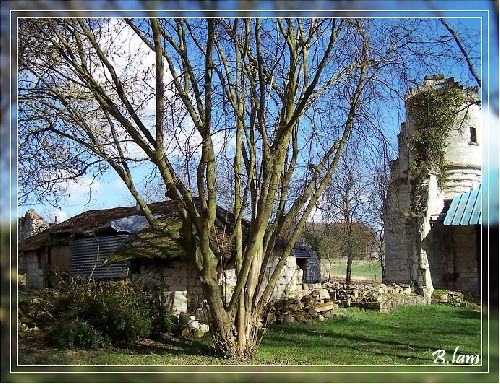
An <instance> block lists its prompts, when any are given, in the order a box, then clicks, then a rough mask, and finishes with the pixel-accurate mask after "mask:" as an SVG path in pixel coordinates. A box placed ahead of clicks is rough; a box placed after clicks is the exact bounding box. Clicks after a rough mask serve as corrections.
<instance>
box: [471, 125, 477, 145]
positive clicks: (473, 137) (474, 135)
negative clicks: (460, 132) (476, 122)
mask: <svg viewBox="0 0 500 384" xmlns="http://www.w3.org/2000/svg"><path fill="white" fill-rule="evenodd" d="M470 142H471V143H477V132H476V128H474V127H470Z"/></svg>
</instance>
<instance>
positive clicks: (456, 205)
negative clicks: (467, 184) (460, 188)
mask: <svg viewBox="0 0 500 384" xmlns="http://www.w3.org/2000/svg"><path fill="white" fill-rule="evenodd" d="M480 223H481V185H480V186H479V187H477V188H476V189H474V190H472V191H470V192H465V193H461V194H459V195H455V196H454V197H453V200H452V202H451V204H450V208H449V209H448V212H446V217H445V218H444V223H443V224H444V225H476V224H480Z"/></svg>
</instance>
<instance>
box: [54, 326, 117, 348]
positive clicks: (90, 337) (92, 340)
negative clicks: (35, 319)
mask: <svg viewBox="0 0 500 384" xmlns="http://www.w3.org/2000/svg"><path fill="white" fill-rule="evenodd" d="M52 343H53V345H54V347H55V348H58V349H73V348H84V349H96V348H103V347H106V346H108V345H109V340H108V339H107V338H106V337H105V336H104V335H103V334H102V333H101V332H100V331H98V330H96V329H95V328H94V327H93V326H92V325H91V324H90V323H89V322H88V321H85V320H76V321H72V322H66V321H61V322H60V323H59V324H57V325H56V326H55V328H54V332H53V334H52Z"/></svg>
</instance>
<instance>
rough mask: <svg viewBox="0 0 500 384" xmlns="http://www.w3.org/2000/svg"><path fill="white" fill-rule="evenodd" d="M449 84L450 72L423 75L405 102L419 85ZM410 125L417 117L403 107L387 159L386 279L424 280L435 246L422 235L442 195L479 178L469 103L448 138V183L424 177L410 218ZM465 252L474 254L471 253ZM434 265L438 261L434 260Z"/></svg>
mask: <svg viewBox="0 0 500 384" xmlns="http://www.w3.org/2000/svg"><path fill="white" fill-rule="evenodd" d="M448 85H456V83H455V82H454V80H453V78H451V79H446V80H445V79H444V77H439V76H429V77H426V80H425V81H424V85H423V86H421V87H419V88H417V89H414V90H411V91H410V92H409V93H408V95H407V102H408V100H409V99H411V97H412V96H414V95H415V94H417V93H418V92H419V91H420V90H421V89H425V88H426V87H427V88H428V87H435V86H448ZM463 90H464V93H466V94H467V95H468V96H470V97H471V98H473V99H474V98H477V93H475V92H476V90H474V89H469V88H463ZM414 126H415V121H414V119H413V117H412V116H411V114H409V113H408V112H407V121H406V123H403V124H402V125H401V132H400V134H399V135H398V158H397V159H396V160H394V161H393V162H392V163H391V182H390V185H389V187H388V196H387V201H386V206H385V212H384V222H385V271H384V272H385V276H384V281H385V282H390V283H393V282H402V283H410V282H412V281H413V282H416V281H417V280H419V284H423V283H424V281H425V279H426V277H425V276H426V275H427V277H429V268H430V269H432V268H431V267H430V263H429V260H428V257H430V254H431V253H432V252H434V251H433V249H431V248H426V246H425V241H426V238H427V236H428V235H429V232H430V231H431V227H430V221H431V220H433V219H436V218H437V217H438V215H439V214H440V213H441V211H442V209H443V206H444V200H445V199H451V198H452V197H453V196H454V195H455V194H457V193H462V192H466V191H470V190H471V189H473V188H475V187H476V186H477V185H478V184H480V182H481V140H482V136H481V121H480V107H479V106H477V105H471V106H469V107H468V108H465V109H464V111H463V112H461V113H460V114H459V116H458V117H457V120H456V125H455V127H454V128H453V129H452V130H451V132H450V134H449V137H448V139H447V146H446V155H445V157H446V161H447V164H448V167H447V176H448V177H447V182H446V184H445V185H444V186H442V190H441V189H440V188H439V187H438V185H437V181H436V177H435V176H434V175H430V178H429V179H428V180H424V181H423V183H422V184H421V185H420V188H419V189H420V190H421V197H422V200H421V201H422V207H423V208H422V210H423V212H420V213H421V214H422V215H423V216H422V218H421V219H419V220H417V219H415V218H413V219H412V214H411V206H412V199H413V197H412V196H411V195H412V192H411V190H412V188H411V183H412V179H411V172H410V168H411V164H412V162H413V161H414V153H413V151H412V150H411V147H410V143H411V139H412V137H413V133H414V129H415V128H414ZM471 128H473V130H472V129H471ZM432 257H433V256H432ZM468 257H469V258H473V259H475V257H474V254H470V255H469V256H468ZM433 268H436V265H433ZM433 275H435V273H433ZM429 280H430V279H429ZM433 280H434V276H433ZM457 289H458V288H457Z"/></svg>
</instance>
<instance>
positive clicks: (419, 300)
mask: <svg viewBox="0 0 500 384" xmlns="http://www.w3.org/2000/svg"><path fill="white" fill-rule="evenodd" d="M304 285H305V288H306V289H305V290H303V291H302V292H298V291H297V292H293V293H292V295H291V296H292V297H289V298H287V299H282V300H278V301H275V302H273V303H271V304H270V305H269V306H268V312H267V314H266V315H265V316H264V319H263V323H264V324H265V325H266V326H268V325H271V324H274V323H278V324H279V323H295V322H300V323H311V322H312V321H315V320H324V319H327V318H331V317H332V316H336V315H339V313H338V308H339V307H344V308H345V307H358V308H363V309H369V310H376V311H379V312H390V311H391V310H393V309H394V308H395V307H397V306H398V305H417V304H428V302H427V300H426V299H425V298H424V297H423V296H421V295H417V294H415V293H412V290H411V287H410V286H409V285H404V284H400V285H398V284H391V285H385V284H382V283H381V284H362V283H359V284H343V283H340V282H323V283H322V284H309V285H306V284H304Z"/></svg>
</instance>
